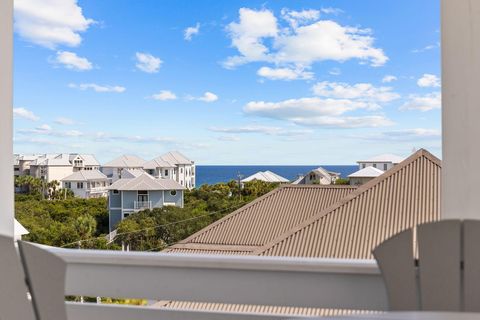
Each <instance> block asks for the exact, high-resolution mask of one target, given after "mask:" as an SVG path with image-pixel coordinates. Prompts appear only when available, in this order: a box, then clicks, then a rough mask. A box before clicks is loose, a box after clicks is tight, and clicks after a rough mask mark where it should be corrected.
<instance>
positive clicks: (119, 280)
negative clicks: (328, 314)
mask: <svg viewBox="0 0 480 320" xmlns="http://www.w3.org/2000/svg"><path fill="white" fill-rule="evenodd" d="M47 250H49V251H50V252H52V253H55V254H56V255H58V256H60V257H61V258H62V259H63V260H64V261H65V262H66V264H67V270H66V277H65V281H66V283H65V286H64V287H65V290H66V291H65V295H73V296H91V297H98V296H100V297H111V298H142V299H146V300H149V301H158V300H163V301H193V302H206V303H226V304H245V305H262V306H286V307H312V308H329V309H332V308H333V309H350V310H372V311H373V310H378V311H383V310H387V295H386V290H385V287H384V284H383V280H382V278H381V275H380V272H379V269H378V267H377V265H376V263H375V261H373V260H337V259H305V258H285V257H245V256H219V255H216V256H213V255H183V254H162V253H147V252H118V251H92V250H73V249H58V248H48V249H47ZM67 313H68V319H75V320H76V319H79V320H80V319H89V318H90V317H94V318H96V319H117V320H122V319H125V320H126V319H157V318H158V319H164V318H165V319H167V318H175V319H177V318H178V319H185V320H188V319H192V320H193V319H194V320H199V319H287V318H288V319H292V318H296V317H300V316H285V315H267V314H264V313H263V314H260V313H239V312H230V311H222V312H220V311H207V310H201V309H198V310H188V311H187V310H177V309H167V308H159V307H153V306H148V305H147V306H126V305H111V304H95V303H68V304H67ZM302 318H305V316H302Z"/></svg>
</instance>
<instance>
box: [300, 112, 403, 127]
mask: <svg viewBox="0 0 480 320" xmlns="http://www.w3.org/2000/svg"><path fill="white" fill-rule="evenodd" d="M295 122H296V123H298V124H302V125H307V126H320V127H336V128H377V127H386V126H391V125H393V124H394V123H393V121H391V120H390V119H388V118H386V117H385V116H382V115H374V116H358V117H352V116H347V117H311V118H300V119H297V120H295Z"/></svg>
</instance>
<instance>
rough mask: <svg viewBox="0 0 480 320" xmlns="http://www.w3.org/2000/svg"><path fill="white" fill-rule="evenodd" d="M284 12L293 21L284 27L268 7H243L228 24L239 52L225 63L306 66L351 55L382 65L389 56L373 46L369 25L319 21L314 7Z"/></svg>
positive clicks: (233, 43) (229, 64)
mask: <svg viewBox="0 0 480 320" xmlns="http://www.w3.org/2000/svg"><path fill="white" fill-rule="evenodd" d="M283 13H284V14H283V17H284V18H286V19H287V20H289V21H290V25H289V26H288V27H285V28H283V27H282V26H280V25H279V23H278V21H277V18H276V17H275V16H274V14H273V13H272V12H271V11H269V10H266V9H262V10H258V11H257V10H252V9H248V8H241V9H240V10H239V17H240V18H239V22H232V23H230V24H229V25H228V27H227V31H228V32H229V36H230V38H231V40H232V47H234V48H236V49H237V50H238V52H239V55H236V56H231V57H228V58H227V59H226V61H224V66H225V67H226V68H234V67H236V66H238V65H241V64H244V63H248V62H258V61H263V62H271V63H275V64H277V65H278V64H286V65H288V64H294V65H296V66H303V67H306V66H309V65H311V64H312V63H315V62H319V61H325V60H333V61H339V62H343V61H346V60H350V59H359V60H361V61H362V62H363V63H365V62H369V63H370V64H371V65H372V66H381V65H383V64H385V63H386V61H387V60H388V58H387V56H386V55H385V54H384V52H383V50H382V49H379V48H376V47H374V46H373V42H374V38H373V37H372V36H371V31H370V30H368V29H360V28H356V27H346V26H341V25H340V24H338V23H336V22H335V21H331V20H318V21H316V20H317V19H318V16H319V15H318V14H317V13H316V11H315V10H313V11H309V10H306V11H300V12H297V11H284V12H283ZM292 19H293V25H292ZM265 40H269V41H265ZM270 43H271V45H269V44H270Z"/></svg>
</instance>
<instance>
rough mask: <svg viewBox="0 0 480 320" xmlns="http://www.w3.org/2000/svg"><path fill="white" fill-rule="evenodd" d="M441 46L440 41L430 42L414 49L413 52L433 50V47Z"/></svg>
mask: <svg viewBox="0 0 480 320" xmlns="http://www.w3.org/2000/svg"><path fill="white" fill-rule="evenodd" d="M439 47H440V43H436V44H429V45H427V46H425V47H423V48H421V49H413V50H412V52H413V53H421V52H425V51H429V50H433V49H436V48H439Z"/></svg>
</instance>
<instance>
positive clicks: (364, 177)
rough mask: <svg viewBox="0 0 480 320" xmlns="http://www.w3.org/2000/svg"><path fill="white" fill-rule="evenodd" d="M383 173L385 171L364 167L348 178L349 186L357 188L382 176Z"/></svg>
mask: <svg viewBox="0 0 480 320" xmlns="http://www.w3.org/2000/svg"><path fill="white" fill-rule="evenodd" d="M384 172H385V171H383V170H380V169H378V168H375V167H365V168H363V169H360V170H358V171H356V172H354V173H352V174H351V175H349V176H348V178H349V179H350V184H351V185H353V186H358V185H362V184H364V183H366V182H368V181H370V180H372V179H374V178H376V177H378V176H380V175H382V174H383V173H384Z"/></svg>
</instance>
